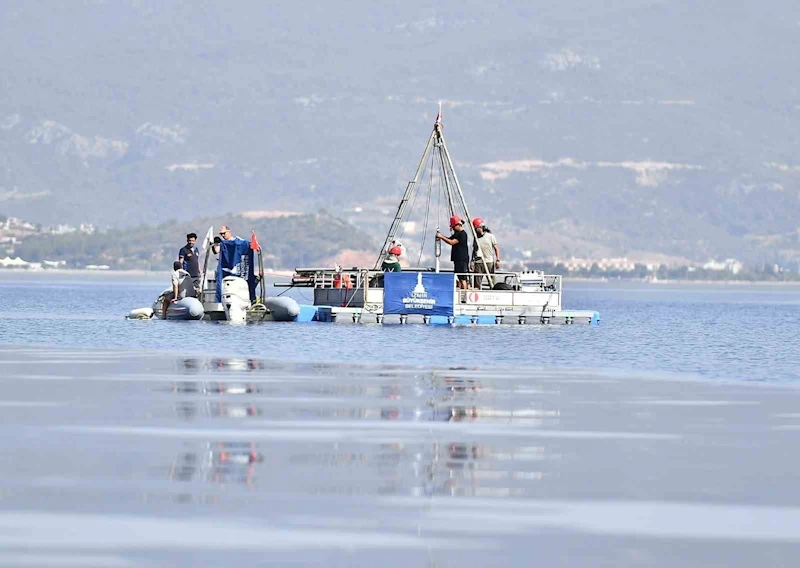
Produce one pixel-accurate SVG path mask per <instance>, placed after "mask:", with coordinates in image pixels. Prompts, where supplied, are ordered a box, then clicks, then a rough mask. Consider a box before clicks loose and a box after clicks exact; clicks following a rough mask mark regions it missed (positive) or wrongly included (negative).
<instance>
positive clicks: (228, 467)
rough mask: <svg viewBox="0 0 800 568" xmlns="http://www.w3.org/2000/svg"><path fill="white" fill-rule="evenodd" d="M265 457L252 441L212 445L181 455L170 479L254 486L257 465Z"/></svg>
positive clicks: (174, 465)
mask: <svg viewBox="0 0 800 568" xmlns="http://www.w3.org/2000/svg"><path fill="white" fill-rule="evenodd" d="M263 461H264V456H263V455H262V454H261V453H260V452H259V451H258V449H257V447H256V445H255V444H253V443H250V442H213V443H212V442H209V443H208V444H206V447H205V448H202V449H198V450H195V451H187V452H183V453H181V454H180V455H179V456H178V457H177V458H176V459H175V461H174V462H173V464H172V466H171V467H170V469H169V480H170V481H180V482H192V481H193V482H204V483H214V484H221V485H225V484H240V485H246V486H248V487H252V485H253V482H254V479H255V473H256V466H257V465H258V464H260V463H261V462H263Z"/></svg>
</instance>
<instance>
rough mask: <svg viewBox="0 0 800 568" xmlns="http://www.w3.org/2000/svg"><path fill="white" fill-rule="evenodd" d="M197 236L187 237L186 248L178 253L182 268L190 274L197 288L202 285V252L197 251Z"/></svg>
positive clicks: (190, 234)
mask: <svg viewBox="0 0 800 568" xmlns="http://www.w3.org/2000/svg"><path fill="white" fill-rule="evenodd" d="M196 244H197V234H195V233H189V234H188V235H186V246H185V247H183V248H182V249H181V250H180V251H179V252H178V262H180V263H181V268H183V269H184V270H185V271H186V272H188V273H189V276H191V278H192V283H193V284H194V286H195V287H198V286H199V285H200V251H199V250H197V246H196Z"/></svg>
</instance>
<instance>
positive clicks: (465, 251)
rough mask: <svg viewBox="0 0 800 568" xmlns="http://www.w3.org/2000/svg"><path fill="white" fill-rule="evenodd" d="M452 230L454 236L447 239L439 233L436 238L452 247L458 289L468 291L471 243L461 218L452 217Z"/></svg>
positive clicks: (451, 253)
mask: <svg viewBox="0 0 800 568" xmlns="http://www.w3.org/2000/svg"><path fill="white" fill-rule="evenodd" d="M450 228H451V229H452V230H453V234H452V235H450V236H449V237H445V236H444V235H443V234H442V233H440V232H438V231H437V232H436V238H437V239H439V240H441V241H444V242H446V243H447V244H448V245H450V246H451V247H452V249H451V250H450V260H452V261H453V272H455V273H456V274H457V275H458V287H459V288H462V289H464V290H466V289H467V283H468V282H469V276H468V273H469V242H468V240H467V232H466V231H465V230H464V221H463V220H462V219H461V217H459V216H457V215H453V216H452V217H450Z"/></svg>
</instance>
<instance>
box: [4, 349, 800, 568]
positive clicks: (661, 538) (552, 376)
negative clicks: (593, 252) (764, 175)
mask: <svg viewBox="0 0 800 568" xmlns="http://www.w3.org/2000/svg"><path fill="white" fill-rule="evenodd" d="M0 369H1V370H2V373H3V377H4V380H3V392H2V399H0V407H2V410H3V422H4V427H3V429H2V431H0V440H1V441H2V456H3V458H2V461H0V474H2V476H3V479H4V486H3V491H2V502H3V512H2V513H0V529H2V530H0V549H2V550H3V551H4V552H3V553H2V554H0V563H2V562H7V563H12V564H13V563H15V562H16V563H27V564H37V563H38V564H41V565H49V564H57V563H58V562H61V563H63V562H67V561H72V562H80V563H82V564H84V565H93V564H94V565H107V564H115V563H116V564H117V565H152V564H154V563H162V564H171V565H174V564H184V565H214V564H219V563H228V562H230V561H231V560H232V559H236V560H242V561H258V562H290V561H292V562H320V563H326V564H334V565H335V564H347V565H352V564H354V565H366V564H371V563H375V562H380V563H381V564H382V565H393V566H405V565H408V564H421V565H429V566H440V565H453V564H456V563H466V564H484V565H486V564H501V563H502V564H517V565H529V564H530V559H531V558H532V555H535V557H536V558H537V559H539V560H541V561H543V562H547V561H549V562H554V563H557V564H558V565H574V566H583V565H595V564H596V562H595V561H596V559H597V558H603V559H604V562H606V563H609V564H616V565H627V564H630V563H631V562H632V561H633V560H636V561H643V563H644V564H647V565H656V566H659V565H661V566H672V565H676V564H684V565H686V564H689V565H693V564H698V565H699V564H703V563H706V562H708V561H711V560H712V559H713V560H714V561H717V562H722V563H724V564H726V565H742V566H744V565H752V564H754V563H756V562H760V561H763V560H764V559H765V558H769V559H771V560H772V561H781V560H786V561H788V559H790V558H794V557H795V556H796V554H797V552H798V551H800V550H799V549H798V541H799V540H800V536H798V534H800V533H798V532H797V531H796V530H794V529H792V527H797V526H800V507H799V506H800V503H798V501H800V498H799V497H798V496H797V495H798V494H797V492H796V490H795V479H794V476H793V475H792V473H791V471H792V469H793V468H792V467H789V466H790V465H791V464H787V463H786V459H787V458H786V454H785V448H786V447H790V446H792V445H794V444H796V443H797V441H798V436H800V418H798V414H797V413H796V411H795V409H796V407H797V403H798V402H800V393H799V392H798V391H797V390H796V389H792V388H786V387H780V386H763V385H762V386H757V387H754V386H748V385H743V384H736V383H730V384H719V383H710V382H709V383H703V382H698V381H678V380H674V379H659V378H657V377H645V378H640V377H634V376H624V377H623V376H611V375H598V374H592V373H587V372H584V371H578V370H573V371H557V372H555V371H544V370H538V369H534V368H524V369H523V368H519V367H517V368H498V367H491V368H478V367H460V368H431V367H411V366H354V365H343V366H342V365H329V364H321V363H313V364H289V363H273V362H267V361H264V360H259V359H246V358H243V359H230V358H213V357H209V358H204V357H199V358H185V357H182V358H178V357H171V356H167V355H162V354H159V355H153V354H131V353H125V352H109V351H102V352H99V351H83V352H80V351H67V350H58V349H36V348H0ZM743 479H748V480H750V482H748V483H743V482H742V480H743ZM676 542H680V546H678V547H676V546H675V543H676ZM3 555H5V556H3ZM598 555H599V556H598Z"/></svg>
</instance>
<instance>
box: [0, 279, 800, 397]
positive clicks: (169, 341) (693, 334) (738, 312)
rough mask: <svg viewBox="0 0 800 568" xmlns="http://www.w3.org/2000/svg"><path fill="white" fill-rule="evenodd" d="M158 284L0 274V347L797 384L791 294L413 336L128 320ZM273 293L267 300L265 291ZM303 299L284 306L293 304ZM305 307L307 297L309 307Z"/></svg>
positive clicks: (641, 300)
mask: <svg viewBox="0 0 800 568" xmlns="http://www.w3.org/2000/svg"><path fill="white" fill-rule="evenodd" d="M165 281H167V277H166V276H164V277H163V278H158V277H151V278H146V279H143V278H134V279H131V278H124V277H119V276H106V275H103V276H95V277H94V278H88V277H86V276H84V275H77V276H68V277H54V276H53V275H42V276H36V275H34V276H30V275H26V274H19V273H16V274H9V273H6V274H3V273H0V298H2V300H0V342H2V343H7V344H8V343H11V344H45V345H59V346H70V347H93V348H123V349H131V350H138V349H158V350H166V351H170V352H174V353H186V354H203V353H210V354H217V355H244V356H250V357H261V358H267V359H275V360H282V361H309V360H320V361H337V362H379V363H395V364H403V363H415V364H416V363H419V364H481V365H522V366H535V367H542V366H544V367H548V368H565V367H568V368H582V369H592V370H602V371H615V370H620V371H631V370H634V371H637V372H641V371H652V372H656V373H662V374H663V373H670V374H671V373H677V374H691V375H699V376H701V377H708V378H725V379H742V380H754V381H781V382H783V381H793V380H796V379H798V378H800V349H797V347H796V342H797V338H798V337H800V287H789V286H763V285H762V286H742V285H719V286H710V285H694V286H691V285H674V284H669V285H657V284H656V285H653V284H638V283H570V282H567V283H566V284H565V292H564V301H563V304H564V306H565V308H568V309H594V310H598V311H599V312H600V316H601V324H600V325H599V326H596V327H594V326H592V327H590V326H572V327H567V326H549V327H542V326H537V325H530V326H524V327H518V326H501V327H499V328H495V327H483V326H476V327H456V328H448V327H422V326H402V327H401V326H398V325H392V326H389V325H387V326H378V325H339V324H337V325H327V324H318V323H315V324H309V325H297V324H281V325H276V324H262V325H251V326H247V327H238V326H230V325H227V324H225V323H221V324H220V323H210V322H165V321H127V320H125V319H124V316H125V314H127V313H128V311H129V310H130V309H131V308H134V307H143V306H149V305H150V304H151V303H152V300H153V298H154V297H155V296H157V295H158V293H159V292H160V291H161V290H163V289H164V288H165V287H166V286H165V285H164V282H165ZM276 292H277V290H276ZM309 292H310V291H308V290H306V291H302V290H300V291H298V293H295V294H294V295H295V297H296V298H297V299H298V300H299V301H301V302H303V301H304V298H303V295H304V294H305V295H307V296H308V295H309ZM308 299H310V298H308Z"/></svg>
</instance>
